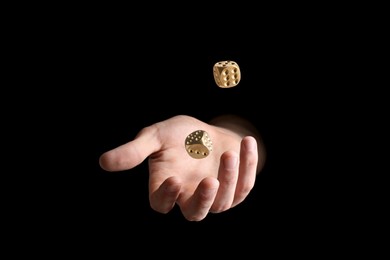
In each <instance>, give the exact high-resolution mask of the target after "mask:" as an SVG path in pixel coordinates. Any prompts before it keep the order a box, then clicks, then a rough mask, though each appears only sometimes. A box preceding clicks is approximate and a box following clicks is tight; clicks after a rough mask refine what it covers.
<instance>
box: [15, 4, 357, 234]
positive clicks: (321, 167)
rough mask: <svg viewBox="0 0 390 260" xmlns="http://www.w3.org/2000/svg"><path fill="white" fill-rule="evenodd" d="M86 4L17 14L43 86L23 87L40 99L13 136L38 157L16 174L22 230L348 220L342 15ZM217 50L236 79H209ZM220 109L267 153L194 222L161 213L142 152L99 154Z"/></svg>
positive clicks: (284, 227)
mask: <svg viewBox="0 0 390 260" xmlns="http://www.w3.org/2000/svg"><path fill="white" fill-rule="evenodd" d="M83 10H84V11H83V12H80V13H72V15H63V14H62V16H61V19H56V18H55V17H56V13H53V14H52V15H53V17H50V18H49V19H42V21H41V22H39V23H34V24H30V25H29V24H26V25H25V27H24V28H25V30H26V32H28V33H29V34H26V37H25V39H26V40H28V42H29V44H28V45H27V46H28V47H27V48H20V50H21V51H22V50H23V51H24V55H25V57H24V58H25V59H26V60H27V61H29V62H28V63H26V64H27V65H28V66H29V67H31V68H34V73H31V75H30V80H31V82H34V86H37V87H35V88H31V89H29V90H27V92H25V95H26V96H27V97H28V96H29V94H30V93H31V94H34V95H37V96H38V97H40V98H39V99H34V104H35V106H33V107H34V109H32V106H26V107H25V108H24V110H23V113H24V114H25V115H27V117H28V118H30V120H32V121H33V122H34V123H26V122H24V123H25V124H26V126H25V127H22V128H21V129H29V131H24V133H23V134H24V135H23V138H22V140H21V141H22V143H23V142H24V141H26V142H27V141H29V142H31V144H30V143H29V145H28V147H29V148H30V149H29V152H30V153H32V156H31V160H29V158H30V157H28V158H23V160H25V161H24V162H23V163H20V164H21V166H22V165H27V166H28V167H27V170H25V171H24V172H23V173H26V174H23V177H22V175H21V174H19V175H16V176H17V178H18V179H17V180H16V183H17V189H16V190H14V191H13V198H14V199H15V198H17V199H18V200H17V201H18V203H11V205H12V208H13V209H14V210H13V211H11V212H13V213H12V214H11V215H12V218H13V219H14V220H17V221H18V227H19V228H20V229H21V230H34V232H35V231H37V230H41V232H43V231H42V230H45V234H47V236H48V237H50V236H55V237H57V235H58V234H64V235H66V234H72V237H75V234H80V233H81V234H85V235H87V234H88V236H90V235H96V236H97V237H99V235H101V234H103V233H105V232H107V233H111V232H112V231H118V232H120V233H123V234H129V233H131V232H134V230H138V229H139V228H140V227H151V226H153V227H170V228H173V227H196V228H197V227H211V226H216V225H220V226H222V227H226V226H227V225H229V227H230V229H233V230H235V231H238V230H242V229H243V228H248V227H250V228H254V229H256V231H261V232H263V234H266V235H277V234H281V233H283V234H290V235H292V234H297V233H299V234H306V235H307V236H311V235H318V234H323V233H324V232H327V233H329V232H332V231H333V227H335V226H339V225H340V224H341V226H344V227H346V226H348V225H349V223H348V221H347V220H348V219H347V216H348V215H345V214H344V213H345V212H346V209H347V208H348V207H349V204H348V203H345V202H346V200H347V198H345V197H336V196H335V194H339V188H340V186H341V182H340V181H341V179H342V177H341V173H342V172H343V171H344V170H346V168H345V166H342V167H341V168H340V166H339V164H338V163H337V162H338V161H340V160H346V158H345V157H343V156H344V154H343V151H344V147H345V146H346V145H347V143H343V142H341V143H340V137H341V139H342V140H343V141H344V140H345V139H343V138H344V137H345V138H346V137H348V134H349V132H348V131H347V130H346V129H345V128H343V127H342V125H343V124H345V121H348V120H350V118H351V117H350V116H351V114H350V111H351V109H349V108H347V109H346V110H345V109H342V110H339V109H337V108H339V107H340V106H341V105H342V104H344V102H345V97H346V96H347V97H349V94H348V89H345V88H348V86H347V85H346V84H345V83H346V82H347V81H348V78H349V77H350V76H349V71H348V68H349V67H348V64H350V63H351V62H352V63H353V61H354V59H356V57H354V55H352V54H353V45H352V44H351V41H349V38H348V37H349V36H348V34H349V33H351V30H350V29H351V28H350V27H348V30H347V28H343V26H342V25H340V24H333V23H332V19H329V18H328V19H316V15H317V14H318V13H317V12H313V13H312V15H307V16H305V18H302V17H301V16H299V15H298V14H297V13H289V12H288V10H284V11H283V13H279V11H280V9H275V10H274V12H272V14H273V15H269V14H268V15H267V12H266V11H264V10H263V11H259V12H257V11H258V10H253V12H254V14H251V15H248V16H246V17H245V18H246V19H241V20H238V19H235V18H234V17H229V16H228V17H226V16H223V18H221V17H220V16H217V17H215V19H211V21H209V20H207V22H206V20H203V19H202V15H200V14H199V13H198V14H197V15H195V16H191V15H190V16H187V14H182V16H183V17H186V18H188V19H185V20H184V19H183V17H181V15H180V14H179V15H178V16H179V17H176V16H175V18H173V17H165V18H155V19H151V18H150V16H145V17H143V18H138V16H133V15H134V13H133V12H132V13H131V14H120V15H114V14H115V12H114V13H110V14H108V13H106V12H94V11H93V10H89V11H88V12H87V11H86V9H83ZM134 12H135V11H134ZM238 12H239V11H238ZM86 14H87V15H86ZM216 14H217V13H216ZM188 15H189V14H188ZM241 15H242V14H241ZM141 17H142V16H141ZM147 17H148V18H147ZM317 18H318V17H317ZM322 18H327V16H322ZM53 20H55V21H56V22H53V23H50V21H53ZM184 21H185V22H184ZM20 44H21V46H24V44H23V43H20ZM223 60H233V61H236V62H237V63H238V64H239V66H240V68H241V73H242V80H241V82H240V84H239V85H238V86H236V87H234V88H231V89H221V88H218V87H217V86H216V84H215V82H214V79H213V74H212V67H213V65H214V64H215V63H216V62H218V61H223ZM33 61H39V63H38V62H33ZM38 64H41V65H38ZM27 65H26V66H27ZM345 92H347V94H345ZM38 100H39V101H38ZM41 100H42V101H41ZM222 113H237V114H239V115H242V116H244V117H247V118H248V119H250V120H251V121H252V122H253V123H254V124H255V125H256V126H257V127H258V128H259V130H260V132H261V134H262V135H263V138H264V141H265V144H266V148H267V153H268V154H267V156H268V158H267V161H266V165H265V168H264V170H263V171H262V173H261V174H260V175H259V176H258V178H257V179H256V185H255V187H254V189H253V190H252V192H251V193H250V194H249V196H248V198H247V199H246V200H245V201H244V202H243V203H242V204H240V205H238V206H237V207H235V208H233V209H231V210H228V211H226V212H223V213H220V214H209V215H208V216H207V217H206V218H205V219H204V220H202V221H200V222H189V221H187V220H185V219H184V217H183V216H182V215H181V212H180V210H179V209H178V208H175V209H173V210H172V211H171V212H170V213H168V214H165V215H163V214H160V213H157V212H154V211H153V210H152V209H151V208H150V207H149V201H148V190H147V181H148V169H147V167H146V164H145V163H143V164H141V165H139V166H138V167H136V168H135V169H132V170H129V171H124V172H118V173H109V172H105V171H104V170H102V169H101V168H100V167H99V164H98V159H99V156H100V155H101V154H102V153H103V152H105V151H107V150H109V149H112V148H114V147H116V146H118V145H120V144H123V143H125V142H128V141H130V140H132V138H134V136H135V135H136V134H137V132H138V131H139V130H140V129H141V128H142V127H144V126H147V125H150V124H152V123H155V122H158V121H160V120H164V119H167V118H169V117H171V116H174V115H178V114H187V115H192V116H195V117H197V118H199V119H202V120H205V121H207V120H209V119H211V118H212V117H213V116H216V115H220V114H222ZM352 116H353V115H352ZM41 126H43V127H41ZM345 142H348V141H346V140H345ZM340 155H341V156H340ZM343 167H344V168H343ZM24 175H27V176H24ZM19 191H20V192H19ZM184 230H187V229H184ZM245 230H248V229H245ZM251 231H252V232H255V230H251ZM339 231H340V230H339ZM341 231H342V232H343V229H342V230H341ZM34 232H33V233H30V234H34ZM46 232H47V233H46Z"/></svg>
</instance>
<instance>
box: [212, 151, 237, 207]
mask: <svg viewBox="0 0 390 260" xmlns="http://www.w3.org/2000/svg"><path fill="white" fill-rule="evenodd" d="M238 164H239V162H238V154H237V153H235V152H233V151H228V152H225V153H224V154H222V156H221V163H220V167H219V170H218V181H219V188H218V192H217V195H216V198H215V200H214V203H213V205H212V207H211V209H210V212H213V213H218V212H222V211H225V210H227V209H229V208H231V206H232V203H233V200H234V194H235V190H236V185H237V179H238Z"/></svg>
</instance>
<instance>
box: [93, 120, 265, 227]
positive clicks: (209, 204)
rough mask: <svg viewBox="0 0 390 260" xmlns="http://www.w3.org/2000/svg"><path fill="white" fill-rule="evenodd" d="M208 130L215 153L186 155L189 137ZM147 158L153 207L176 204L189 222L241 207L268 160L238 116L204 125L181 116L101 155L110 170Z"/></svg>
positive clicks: (253, 132)
mask: <svg viewBox="0 0 390 260" xmlns="http://www.w3.org/2000/svg"><path fill="white" fill-rule="evenodd" d="M195 130H204V131H206V132H207V133H208V134H209V136H210V138H211V140H212V142H213V151H212V152H211V153H210V154H209V155H208V156H207V157H206V158H202V159H194V158H192V157H190V156H189V155H188V153H187V152H186V151H185V138H186V137H187V135H188V134H190V133H192V132H193V131H195ZM145 159H147V160H148V166H149V200H150V206H151V207H152V208H153V209H154V210H155V211H157V212H160V213H164V214H165V213H168V212H169V211H170V210H171V209H172V208H173V207H174V206H175V205H178V206H179V207H180V210H181V212H182V213H183V216H184V217H185V218H186V219H187V220H189V221H201V220H203V219H204V218H205V217H206V216H207V214H208V213H209V212H211V213H220V212H224V211H226V210H228V209H230V208H232V207H234V206H236V205H238V204H239V203H241V202H242V201H243V200H244V199H245V198H246V197H247V196H248V194H249V193H250V191H251V189H252V188H253V186H254V184H255V179H256V176H257V174H258V173H259V172H260V171H261V169H262V167H263V165H264V161H265V149H264V146H263V144H262V142H261V139H260V135H259V134H258V133H257V132H256V130H255V128H253V127H252V125H251V124H250V123H249V122H248V121H246V120H244V119H242V118H239V117H236V116H231V115H225V116H221V117H218V118H215V119H214V120H212V121H211V122H208V123H205V122H203V121H200V120H198V119H196V118H194V117H190V116H186V115H178V116H174V117H172V118H169V119H167V120H164V121H161V122H157V123H155V124H153V125H150V126H147V127H145V128H143V129H141V131H139V133H138V134H137V136H136V137H135V138H134V139H133V140H131V141H129V142H128V143H125V144H123V145H121V146H119V147H117V148H114V149H112V150H110V151H107V152H105V153H104V154H102V155H101V157H100V160H99V162H100V166H101V167H102V168H103V169H104V170H106V171H110V172H115V171H123V170H129V169H132V168H134V167H136V166H137V165H139V164H140V163H142V162H143V161H144V160H145Z"/></svg>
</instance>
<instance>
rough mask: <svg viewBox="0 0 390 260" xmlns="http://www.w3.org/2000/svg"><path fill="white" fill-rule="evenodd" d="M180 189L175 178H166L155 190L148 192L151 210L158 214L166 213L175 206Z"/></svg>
mask: <svg viewBox="0 0 390 260" xmlns="http://www.w3.org/2000/svg"><path fill="white" fill-rule="evenodd" d="M180 189H181V184H180V182H179V180H178V178H177V177H170V178H167V179H166V180H165V181H164V182H163V183H162V184H161V185H160V186H159V187H158V188H157V189H156V190H154V191H151V192H150V195H149V201H150V206H151V208H152V209H154V210H155V211H157V212H160V213H164V214H165V213H168V212H169V211H170V210H171V209H172V208H173V207H174V206H175V203H176V200H177V198H178V196H179V193H180Z"/></svg>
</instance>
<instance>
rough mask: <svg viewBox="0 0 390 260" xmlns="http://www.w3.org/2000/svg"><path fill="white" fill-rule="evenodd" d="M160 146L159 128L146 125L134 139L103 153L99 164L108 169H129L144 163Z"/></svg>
mask: <svg viewBox="0 0 390 260" xmlns="http://www.w3.org/2000/svg"><path fill="white" fill-rule="evenodd" d="M160 148H161V143H160V141H159V138H158V137H157V129H156V128H155V127H153V126H149V127H145V128H144V129H142V130H141V131H140V132H139V133H138V135H137V136H136V137H135V139H134V140H132V141H130V142H128V143H126V144H123V145H121V146H118V147H117V148H114V149H112V150H110V151H107V152H105V153H104V154H102V155H101V156H100V158H99V164H100V167H102V168H103V169H104V170H106V171H123V170H128V169H131V168H133V167H135V166H137V165H139V164H140V163H142V162H143V161H144V160H145V159H146V158H147V157H148V156H149V155H150V154H152V153H154V152H156V151H158V150H159V149H160Z"/></svg>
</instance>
